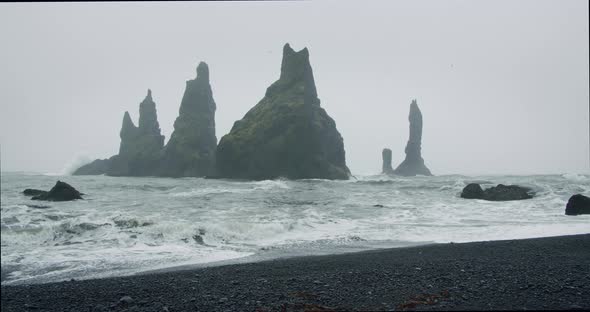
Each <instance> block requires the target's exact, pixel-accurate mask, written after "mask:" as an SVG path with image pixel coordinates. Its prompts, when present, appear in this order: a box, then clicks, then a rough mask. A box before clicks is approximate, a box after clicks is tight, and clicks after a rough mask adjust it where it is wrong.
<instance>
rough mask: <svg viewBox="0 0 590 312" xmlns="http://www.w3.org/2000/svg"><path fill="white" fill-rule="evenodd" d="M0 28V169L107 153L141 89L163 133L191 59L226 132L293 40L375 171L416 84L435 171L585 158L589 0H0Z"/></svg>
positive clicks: (528, 168)
mask: <svg viewBox="0 0 590 312" xmlns="http://www.w3.org/2000/svg"><path fill="white" fill-rule="evenodd" d="M105 19H108V23H104V20H105ZM499 21H501V22H499ZM232 25H244V27H235V26H232ZM279 26H280V27H279ZM0 34H2V38H5V40H4V41H5V44H4V46H5V48H3V49H2V50H1V51H0V66H1V67H2V68H4V69H5V70H4V71H3V72H2V73H0V84H1V85H2V86H3V87H2V92H0V103H2V104H0V105H2V114H1V115H0V116H2V117H1V120H0V125H1V126H0V127H1V131H0V132H1V133H2V137H1V142H0V143H1V151H0V152H1V160H2V168H1V169H2V171H32V172H62V171H63V170H64V168H67V167H72V166H73V165H81V164H82V163H81V160H86V161H91V160H94V159H97V158H100V159H102V158H108V157H110V156H111V155H114V154H116V153H117V150H118V148H119V143H120V138H119V131H120V129H121V120H122V118H123V114H124V112H125V111H128V112H129V114H130V115H131V118H132V120H133V122H134V123H135V124H137V123H138V117H139V103H140V102H141V101H142V100H143V99H144V97H145V95H146V93H147V90H148V89H151V91H152V97H153V100H154V102H155V103H156V109H157V113H158V121H159V125H160V128H161V130H162V134H163V135H164V136H165V143H167V142H168V140H169V138H170V135H171V133H172V131H173V123H174V120H175V118H176V117H177V116H178V109H179V106H180V101H181V99H182V93H183V91H184V87H185V82H186V81H187V80H191V79H194V78H195V77H196V72H195V70H196V67H197V64H199V62H201V61H203V62H206V63H207V64H208V65H209V70H210V81H211V88H212V90H213V98H214V99H215V102H216V103H217V112H216V116H215V117H216V118H215V119H216V120H215V122H216V136H217V140H218V142H219V140H220V139H221V137H223V135H225V134H227V133H229V130H230V129H231V127H232V125H233V123H234V122H235V121H236V120H239V119H241V118H242V117H243V116H244V114H245V113H246V112H247V111H248V110H250V109H251V108H252V107H254V105H256V104H257V103H258V101H260V100H261V99H262V98H263V96H264V92H265V91H266V88H267V87H268V86H270V84H271V83H273V82H274V81H275V80H276V79H278V77H279V73H280V65H281V51H282V48H283V45H284V44H285V43H289V44H290V45H291V46H292V47H293V49H294V50H296V51H299V50H302V49H303V48H305V47H307V48H308V50H309V54H310V62H311V66H312V68H313V73H314V78H315V83H316V86H317V92H318V97H319V98H320V100H321V106H322V107H323V108H324V109H325V110H326V111H327V113H328V114H329V115H330V116H331V117H332V118H333V119H334V120H335V121H336V127H337V129H338V131H339V132H340V133H341V134H342V137H343V138H344V147H345V152H346V163H347V165H348V167H349V168H350V170H351V172H352V174H353V175H355V174H379V173H380V172H381V165H382V163H381V162H382V160H381V151H382V149H383V148H390V149H391V150H392V154H393V165H394V167H395V166H397V165H398V164H399V163H401V161H402V160H403V159H404V157H405V154H404V148H405V145H406V143H407V140H408V134H409V124H408V114H409V107H410V102H411V100H412V99H416V100H417V103H418V105H419V107H420V110H421V111H422V115H423V136H422V157H423V158H424V160H425V163H426V165H427V166H428V167H429V168H430V169H431V171H432V173H433V174H434V175H444V174H551V173H589V172H590V146H589V140H590V132H589V126H588V124H589V119H588V118H589V111H588V108H589V105H588V100H589V95H588V82H589V78H588V57H587V55H588V4H587V2H582V1H519V2H507V1H494V2H491V1H489V2H477V3H474V2H471V3H466V2H462V1H444V2H442V3H439V2H435V1H419V2H406V1H399V2H377V1H375V2H370V5H363V4H361V3H360V2H345V3H335V2H329V1H317V2H280V3H275V2H268V3H252V2H245V3H218V2H212V3H174V4H163V3H124V4H121V3H77V4H64V3H52V4H32V3H25V4H0ZM68 169H75V168H68Z"/></svg>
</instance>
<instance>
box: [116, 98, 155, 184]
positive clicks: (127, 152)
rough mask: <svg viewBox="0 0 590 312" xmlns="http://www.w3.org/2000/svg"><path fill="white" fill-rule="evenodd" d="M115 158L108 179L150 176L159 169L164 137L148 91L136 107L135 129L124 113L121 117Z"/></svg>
mask: <svg viewBox="0 0 590 312" xmlns="http://www.w3.org/2000/svg"><path fill="white" fill-rule="evenodd" d="M120 137H121V145H120V146H119V154H118V155H117V156H115V157H113V158H112V159H111V166H110V168H109V170H107V174H108V175H111V176H151V175H155V174H156V168H157V167H158V165H159V162H160V158H161V156H162V155H161V152H162V148H163V147H164V136H163V135H162V134H161V132H160V125H159V123H158V117H157V113H156V103H155V102H154V101H153V99H152V92H151V90H148V93H147V95H146V97H145V99H144V100H143V101H142V102H141V103H140V104H139V126H137V127H136V126H135V125H134V124H133V121H132V120H131V116H129V113H128V112H125V114H124V115H123V124H122V126H121V132H120Z"/></svg>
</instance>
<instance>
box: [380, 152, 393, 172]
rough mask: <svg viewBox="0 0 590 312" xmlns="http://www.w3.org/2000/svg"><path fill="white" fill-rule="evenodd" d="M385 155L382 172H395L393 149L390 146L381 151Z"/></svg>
mask: <svg viewBox="0 0 590 312" xmlns="http://www.w3.org/2000/svg"><path fill="white" fill-rule="evenodd" d="M381 155H382V157H383V170H382V171H381V173H382V174H393V167H391V150H390V149H388V148H384V149H383V152H381Z"/></svg>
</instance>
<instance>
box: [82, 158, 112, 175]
mask: <svg viewBox="0 0 590 312" xmlns="http://www.w3.org/2000/svg"><path fill="white" fill-rule="evenodd" d="M111 162H112V157H111V158H109V159H96V160H94V161H93V162H91V163H89V164H86V165H84V166H82V167H80V168H78V169H76V170H75V171H74V172H73V173H72V174H73V175H99V174H105V173H107V171H108V170H109V168H110V167H111Z"/></svg>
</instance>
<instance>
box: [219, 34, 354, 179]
mask: <svg viewBox="0 0 590 312" xmlns="http://www.w3.org/2000/svg"><path fill="white" fill-rule="evenodd" d="M217 169H218V173H219V176H220V177H226V178H241V179H254V180H261V179H273V178H278V177H286V178H290V179H306V178H321V179H348V178H349V175H350V171H349V169H348V167H347V166H346V161H345V152H344V143H343V139H342V136H341V135H340V133H339V132H338V130H337V129H336V123H335V122H334V120H333V119H332V118H331V117H330V116H329V115H328V114H327V113H326V111H325V110H324V109H323V108H322V107H321V106H320V100H319V99H318V97H317V91H316V86H315V82H314V77H313V71H312V68H311V64H310V62H309V51H308V50H307V48H304V49H303V50H301V51H299V52H295V51H294V50H293V49H291V47H290V46H289V44H285V46H284V47H283V59H282V64H281V75H280V78H279V80H277V81H276V82H274V83H273V84H272V85H271V86H270V87H268V88H267V90H266V94H265V96H264V98H263V99H262V100H260V102H258V104H256V106H254V107H253V108H252V109H250V111H248V112H247V113H246V115H245V116H244V117H243V118H242V119H241V120H238V121H236V122H235V123H234V125H233V127H232V129H231V131H230V133H229V134H227V135H225V136H223V137H222V138H221V140H220V141H219V145H218V147H217Z"/></svg>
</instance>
